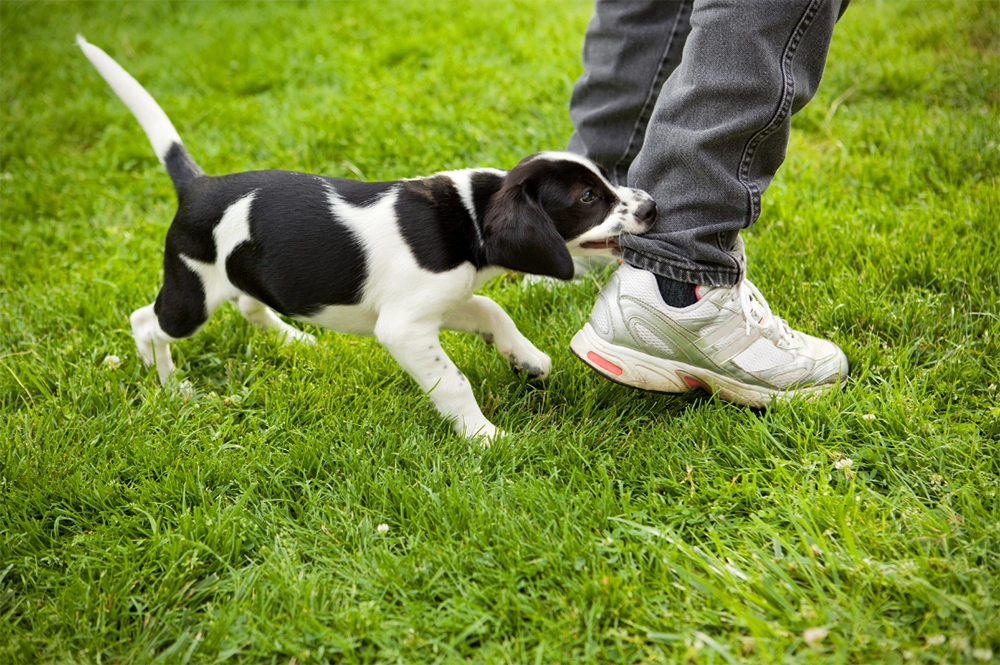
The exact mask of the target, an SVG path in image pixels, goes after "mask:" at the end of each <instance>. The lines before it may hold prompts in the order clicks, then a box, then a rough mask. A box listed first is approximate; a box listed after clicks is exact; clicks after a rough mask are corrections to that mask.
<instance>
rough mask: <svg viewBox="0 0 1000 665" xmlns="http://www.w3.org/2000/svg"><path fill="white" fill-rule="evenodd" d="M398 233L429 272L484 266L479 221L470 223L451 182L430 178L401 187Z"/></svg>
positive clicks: (438, 177) (469, 218) (434, 177)
mask: <svg viewBox="0 0 1000 665" xmlns="http://www.w3.org/2000/svg"><path fill="white" fill-rule="evenodd" d="M396 216H397V218H398V220H399V229H400V232H401V233H402V235H403V239H404V240H405V241H406V244H407V245H409V247H410V251H411V252H413V256H414V257H415V258H416V259H417V263H418V264H419V265H420V267H421V268H423V269H424V270H428V271H430V272H447V271H449V270H453V269H454V268H457V267H458V266H460V265H461V264H463V263H466V262H468V263H471V264H472V265H474V266H475V267H476V268H477V269H479V268H482V267H484V266H485V265H486V254H485V252H484V251H483V247H482V244H481V243H480V240H479V232H477V227H478V225H479V223H480V222H479V221H478V220H474V219H472V216H471V215H470V214H469V211H468V209H467V208H466V207H465V204H464V203H463V202H462V197H461V196H460V195H459V193H458V190H457V189H456V188H455V184H454V182H452V180H451V178H449V177H447V176H431V177H429V178H419V179H415V180H404V181H402V182H401V183H400V190H399V195H398V198H397V199H396Z"/></svg>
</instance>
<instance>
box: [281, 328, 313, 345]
mask: <svg viewBox="0 0 1000 665" xmlns="http://www.w3.org/2000/svg"><path fill="white" fill-rule="evenodd" d="M281 341H282V342H284V343H285V344H292V343H293V342H301V343H302V344H315V343H316V336H315V335H311V334H309V333H307V332H305V331H303V330H299V329H298V328H292V329H291V330H289V331H287V332H286V333H285V335H284V339H282V340H281Z"/></svg>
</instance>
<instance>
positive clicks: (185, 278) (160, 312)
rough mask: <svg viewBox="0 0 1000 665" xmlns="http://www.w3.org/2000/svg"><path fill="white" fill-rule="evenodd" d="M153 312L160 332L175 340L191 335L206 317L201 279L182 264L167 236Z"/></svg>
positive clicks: (182, 261)
mask: <svg viewBox="0 0 1000 665" xmlns="http://www.w3.org/2000/svg"><path fill="white" fill-rule="evenodd" d="M153 312H154V313H155V314H156V318H157V320H158V321H159V323H160V328H161V329H162V330H163V332H165V333H167V334H168V335H170V336H171V337H176V338H178V339H180V338H182V337H190V336H191V335H193V334H194V333H195V332H196V331H197V330H198V328H200V327H201V326H202V325H203V324H204V323H205V321H207V320H208V312H207V311H206V309H205V290H204V288H203V287H202V285H201V278H200V277H198V275H197V274H195V273H194V272H193V271H192V270H191V269H190V268H188V267H187V265H185V263H184V260H183V259H181V257H180V255H178V253H177V251H176V248H174V247H172V246H171V242H170V236H169V235H168V236H167V250H166V252H164V254H163V287H162V288H161V289H160V293H159V294H158V295H157V296H156V302H154V303H153Z"/></svg>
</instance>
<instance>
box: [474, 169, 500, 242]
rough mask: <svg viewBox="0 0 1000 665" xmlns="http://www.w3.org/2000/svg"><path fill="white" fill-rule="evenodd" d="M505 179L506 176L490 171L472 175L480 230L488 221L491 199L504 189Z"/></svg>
mask: <svg viewBox="0 0 1000 665" xmlns="http://www.w3.org/2000/svg"><path fill="white" fill-rule="evenodd" d="M503 179H504V176H502V175H500V174H498V173H491V172H490V171H477V172H476V173H473V174H472V204H473V205H474V206H475V207H476V216H477V217H478V218H479V225H480V228H482V223H483V220H484V219H486V209H487V208H488V207H489V205H490V199H491V198H492V197H493V195H494V194H496V193H497V192H498V191H500V188H501V187H503Z"/></svg>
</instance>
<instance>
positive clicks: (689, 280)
mask: <svg viewBox="0 0 1000 665" xmlns="http://www.w3.org/2000/svg"><path fill="white" fill-rule="evenodd" d="M622 259H623V260H624V261H625V262H626V263H628V264H629V265H631V266H633V267H635V268H639V269H640V270H648V271H649V272H651V273H654V274H657V275H660V276H662V277H666V278H667V279H673V280H676V281H678V282H684V283H686V284H704V285H706V286H709V285H711V286H733V285H734V284H738V283H739V281H740V279H741V278H742V276H743V274H742V272H741V271H740V270H739V269H736V270H732V269H728V268H722V267H715V268H713V269H712V270H705V269H700V270H699V269H692V268H691V267H690V266H684V265H680V264H678V263H676V262H674V261H671V260H670V259H666V258H663V257H656V258H655V259H654V258H652V257H650V256H647V255H645V254H640V253H639V252H637V251H636V250H634V249H631V248H629V247H623V248H622Z"/></svg>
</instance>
